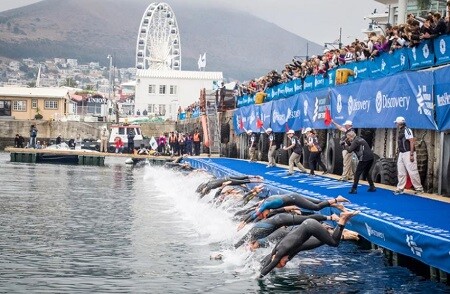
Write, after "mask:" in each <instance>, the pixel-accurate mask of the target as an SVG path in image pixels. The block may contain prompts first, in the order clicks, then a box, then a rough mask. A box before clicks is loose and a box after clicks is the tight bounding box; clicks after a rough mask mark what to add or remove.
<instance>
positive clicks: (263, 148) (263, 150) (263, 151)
mask: <svg viewBox="0 0 450 294" xmlns="http://www.w3.org/2000/svg"><path fill="white" fill-rule="evenodd" d="M258 151H259V156H258V159H259V160H260V161H269V158H268V156H267V153H268V152H269V138H268V136H267V135H266V134H261V135H260V136H259V141H258Z"/></svg>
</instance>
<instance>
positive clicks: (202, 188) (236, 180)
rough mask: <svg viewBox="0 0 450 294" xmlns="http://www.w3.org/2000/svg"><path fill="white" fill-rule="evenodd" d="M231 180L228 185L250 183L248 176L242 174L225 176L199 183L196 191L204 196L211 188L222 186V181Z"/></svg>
mask: <svg viewBox="0 0 450 294" xmlns="http://www.w3.org/2000/svg"><path fill="white" fill-rule="evenodd" d="M228 181H231V183H230V185H231V186H233V185H234V186H235V185H242V184H248V183H250V177H249V176H242V177H225V178H220V179H212V180H210V181H208V182H207V183H203V184H200V185H199V186H198V187H197V190H196V191H197V192H199V193H200V194H201V196H205V195H206V194H208V193H209V192H210V191H211V190H212V189H216V188H219V187H221V186H222V184H223V183H225V182H228Z"/></svg>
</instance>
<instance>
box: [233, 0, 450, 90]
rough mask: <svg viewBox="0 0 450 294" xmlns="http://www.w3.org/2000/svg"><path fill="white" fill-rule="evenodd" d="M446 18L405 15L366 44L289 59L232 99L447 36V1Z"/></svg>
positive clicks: (449, 26) (432, 14) (449, 10)
mask: <svg viewBox="0 0 450 294" xmlns="http://www.w3.org/2000/svg"><path fill="white" fill-rule="evenodd" d="M446 15H447V16H446V18H445V19H444V18H442V16H441V14H440V13H437V12H430V13H429V14H428V16H427V17H426V18H421V17H415V16H414V15H413V14H408V16H407V20H406V23H404V24H399V25H396V26H390V25H386V28H385V31H384V35H377V34H376V33H375V32H371V33H370V34H369V35H368V40H367V41H366V42H362V41H359V40H358V39H356V40H355V41H354V42H352V43H351V44H349V45H346V46H345V47H343V48H342V49H332V50H328V49H326V50H324V52H323V55H319V56H316V55H313V56H312V57H311V58H309V59H307V60H298V59H295V58H294V59H292V62H291V63H287V64H285V65H284V68H283V69H282V71H281V74H279V73H278V72H277V71H276V70H272V71H270V72H269V73H267V74H266V75H265V76H262V77H260V78H259V79H252V80H250V81H249V82H244V83H242V84H241V85H239V84H238V83H237V84H236V87H235V96H236V97H239V96H242V95H245V94H247V95H254V94H256V93H257V92H259V91H261V90H263V91H265V90H266V89H267V88H271V87H274V86H277V85H278V84H280V83H287V82H289V81H291V80H294V79H302V80H304V79H305V78H306V77H307V76H309V75H318V74H321V75H323V76H324V77H327V72H328V71H329V70H330V69H333V68H336V67H338V66H340V65H344V64H348V63H351V62H357V61H364V60H368V59H370V60H371V59H373V58H374V57H376V56H378V55H379V54H381V53H383V52H389V53H393V52H394V51H395V50H396V49H400V48H404V47H415V46H417V45H419V44H420V42H421V41H422V40H427V39H432V38H435V37H438V36H441V35H443V34H449V33H450V24H449V21H448V16H449V15H450V1H447V13H446Z"/></svg>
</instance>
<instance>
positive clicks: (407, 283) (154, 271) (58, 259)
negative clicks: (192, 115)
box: [0, 153, 450, 293]
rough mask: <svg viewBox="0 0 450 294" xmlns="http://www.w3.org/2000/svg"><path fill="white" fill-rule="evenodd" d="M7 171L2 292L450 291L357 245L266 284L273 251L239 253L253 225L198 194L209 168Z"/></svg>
mask: <svg viewBox="0 0 450 294" xmlns="http://www.w3.org/2000/svg"><path fill="white" fill-rule="evenodd" d="M0 173H1V177H0V179H1V180H0V183H1V189H2V191H1V193H0V224H1V225H0V293H30V292H35V293H43V292H46V293H298V292H305V293H450V289H449V287H447V286H444V285H442V284H439V283H434V282H432V281H428V280H424V279H423V278H421V277H418V276H416V275H415V274H413V273H411V272H410V271H409V270H407V269H405V268H401V267H392V266H388V265H386V264H385V260H384V258H383V255H382V253H381V252H380V251H376V250H375V251H373V250H369V251H368V250H363V249H361V248H359V247H358V246H357V245H356V244H355V243H352V242H343V243H341V245H340V246H339V247H338V248H331V247H327V246H322V247H321V248H318V249H316V250H313V251H309V252H302V253H301V256H300V257H298V258H295V259H293V260H292V261H291V262H290V263H288V266H287V267H286V268H285V269H281V270H276V271H275V272H274V273H272V274H269V275H268V276H267V277H266V278H265V279H263V280H258V279H256V276H257V273H258V262H259V260H261V258H262V256H264V255H265V254H267V252H268V249H265V250H260V251H257V252H256V253H248V252H246V251H245V250H234V249H232V244H233V242H234V241H236V239H237V238H239V237H240V236H242V234H243V233H245V232H239V233H237V232H236V226H237V224H236V222H235V221H233V220H232V218H231V216H232V213H231V212H228V211H227V210H226V209H223V208H221V207H213V206H212V205H211V204H210V203H208V199H202V200H201V201H199V200H198V196H197V195H196V194H195V192H194V190H195V187H196V186H197V185H198V184H199V183H201V182H202V181H204V180H205V176H204V175H193V176H192V175H191V176H183V175H180V174H178V173H175V172H173V171H170V170H165V169H163V168H162V167H152V166H145V165H141V166H136V167H132V166H127V165H125V164H124V159H123V158H119V159H114V161H113V159H110V161H107V162H106V166H105V167H90V166H68V165H47V164H24V163H11V162H9V155H8V154H6V153H0ZM218 252H220V253H221V254H223V256H224V258H223V260H214V259H210V256H211V255H214V254H216V253H218Z"/></svg>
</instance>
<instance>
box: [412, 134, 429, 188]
mask: <svg viewBox="0 0 450 294" xmlns="http://www.w3.org/2000/svg"><path fill="white" fill-rule="evenodd" d="M414 148H415V150H416V154H417V169H418V171H419V175H420V182H421V184H422V186H423V187H424V188H425V187H428V186H429V185H428V184H429V183H428V177H427V172H428V148H427V143H426V142H425V141H423V140H422V141H420V142H417V141H416V144H415V147H414Z"/></svg>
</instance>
